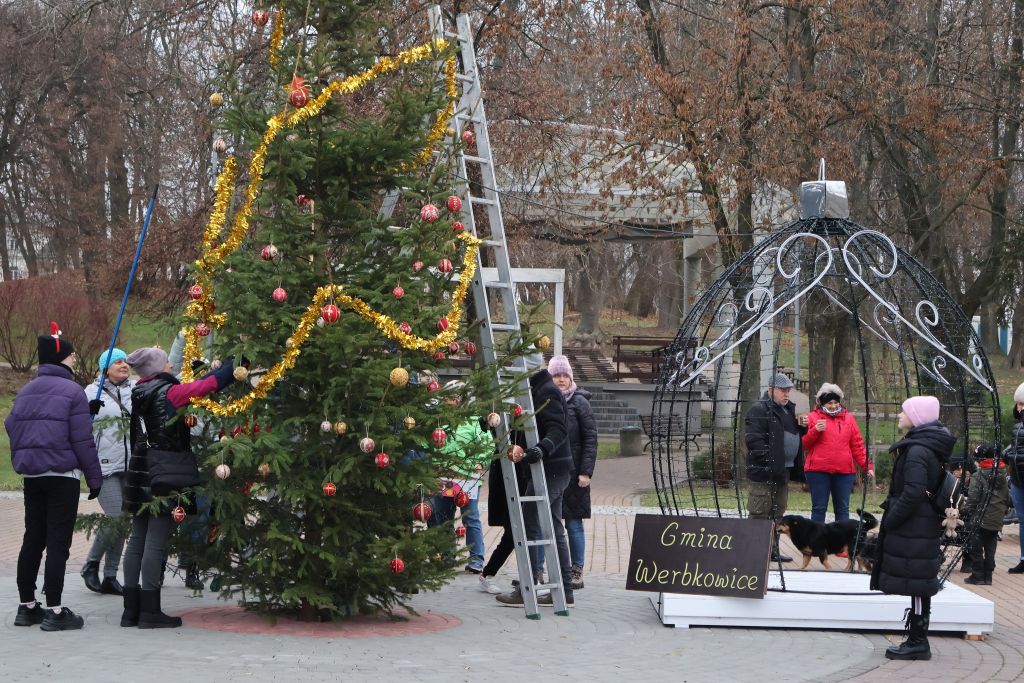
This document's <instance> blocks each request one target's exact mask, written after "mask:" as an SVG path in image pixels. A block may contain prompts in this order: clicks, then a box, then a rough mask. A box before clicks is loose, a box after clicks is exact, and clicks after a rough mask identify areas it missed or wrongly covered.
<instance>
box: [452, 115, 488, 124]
mask: <svg viewBox="0 0 1024 683" xmlns="http://www.w3.org/2000/svg"><path fill="white" fill-rule="evenodd" d="M455 118H457V119H458V120H460V121H472V122H473V123H483V121H482V120H481V119H480V117H478V116H473V115H472V114H462V113H458V114H456V115H455Z"/></svg>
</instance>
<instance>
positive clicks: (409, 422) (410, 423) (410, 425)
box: [402, 415, 416, 429]
mask: <svg viewBox="0 0 1024 683" xmlns="http://www.w3.org/2000/svg"><path fill="white" fill-rule="evenodd" d="M402 422H403V423H405V428H406V429H415V428H416V418H414V417H413V416H412V415H407V416H406V418H405V419H404V420H402Z"/></svg>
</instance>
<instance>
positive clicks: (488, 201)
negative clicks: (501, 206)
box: [469, 195, 498, 206]
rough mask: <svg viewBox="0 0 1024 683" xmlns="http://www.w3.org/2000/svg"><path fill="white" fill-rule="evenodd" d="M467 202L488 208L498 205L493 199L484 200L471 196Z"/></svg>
mask: <svg viewBox="0 0 1024 683" xmlns="http://www.w3.org/2000/svg"><path fill="white" fill-rule="evenodd" d="M469 201H471V202H473V203H474V204H487V205H488V206H494V205H495V204H497V203H498V202H496V201H494V200H493V199H486V198H484V197H474V196H473V195H470V196H469Z"/></svg>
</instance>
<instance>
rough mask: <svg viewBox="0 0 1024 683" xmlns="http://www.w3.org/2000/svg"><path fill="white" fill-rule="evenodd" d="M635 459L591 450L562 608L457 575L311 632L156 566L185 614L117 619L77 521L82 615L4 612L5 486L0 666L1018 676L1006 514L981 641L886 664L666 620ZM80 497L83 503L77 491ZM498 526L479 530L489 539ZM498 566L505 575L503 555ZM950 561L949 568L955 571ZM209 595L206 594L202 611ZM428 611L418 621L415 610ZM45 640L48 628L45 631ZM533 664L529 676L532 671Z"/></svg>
mask: <svg viewBox="0 0 1024 683" xmlns="http://www.w3.org/2000/svg"><path fill="white" fill-rule="evenodd" d="M650 481H651V476H650V461H649V460H648V459H647V458H631V459H617V460H602V461H600V462H599V463H598V469H597V477H596V478H595V480H594V486H595V489H594V504H595V506H596V507H595V512H597V514H596V515H595V517H594V519H592V520H590V521H588V522H587V523H586V525H585V528H586V531H587V536H588V547H587V552H588V568H587V575H586V577H585V581H586V588H585V589H584V590H582V591H579V592H578V593H577V605H578V607H576V608H575V609H574V610H572V615H571V616H570V617H568V618H565V617H556V616H554V615H553V614H551V613H550V612H548V613H545V614H544V616H543V618H542V619H541V620H539V621H531V620H527V619H525V618H523V613H522V611H521V610H517V609H509V608H503V607H500V606H498V605H497V603H495V602H494V600H493V598H491V597H490V596H488V595H485V594H483V593H480V592H479V591H477V590H476V578H475V577H473V576H468V575H462V576H459V577H456V578H455V579H454V580H453V581H452V582H451V584H449V585H448V586H447V587H446V588H444V589H443V590H441V591H439V592H437V593H426V594H422V595H416V596H413V600H412V605H413V606H414V607H415V609H416V610H417V611H418V612H419V613H420V614H421V615H422V619H420V620H416V619H414V620H412V621H411V622H408V623H401V622H400V623H398V624H397V625H396V626H394V627H393V628H391V629H389V628H387V626H388V625H387V624H386V623H384V624H380V623H377V624H374V625H373V627H372V628H357V627H355V626H352V627H349V626H342V627H338V628H337V629H336V630H335V631H334V632H331V633H324V634H319V635H320V637H311V636H310V635H309V634H301V632H297V631H296V630H295V629H294V628H286V627H285V625H283V624H282V627H281V628H279V629H278V630H276V631H274V632H273V633H272V635H262V634H245V633H238V632H224V631H215V630H209V629H207V628H203V626H204V625H209V622H211V621H213V620H215V619H216V618H218V617H224V616H225V614H226V615H227V618H230V617H231V614H230V612H231V610H230V609H228V608H226V607H225V606H226V604H228V605H229V603H224V602H222V601H219V600H217V599H216V598H215V597H213V596H210V595H202V596H199V597H195V596H193V595H192V593H191V591H188V590H186V589H185V588H184V586H183V585H182V584H181V581H180V579H177V578H175V577H168V581H167V586H166V587H165V590H164V598H163V599H164V603H165V608H166V609H167V610H168V611H170V612H172V613H175V612H177V613H182V612H184V613H185V624H186V625H185V627H184V628H181V629H175V630H173V631H148V632H147V631H139V630H137V629H121V628H119V627H118V626H117V621H118V619H119V617H120V609H121V607H120V604H119V601H118V600H117V599H116V598H112V597H109V596H99V595H95V594H92V593H89V592H88V591H87V590H85V588H84V587H83V586H82V582H81V579H80V578H79V577H78V576H77V569H78V567H79V566H80V565H81V562H82V559H83V557H84V556H85V553H86V550H87V548H88V541H86V539H85V538H84V537H83V536H76V538H75V543H74V546H73V548H72V553H71V560H70V561H69V563H68V569H69V576H68V579H67V586H66V589H65V598H66V600H65V601H66V603H67V604H69V605H71V606H72V607H73V608H74V609H76V610H77V611H79V612H80V613H81V614H83V615H84V616H85V618H86V628H85V629H84V630H83V631H80V632H73V633H57V634H50V633H43V632H41V631H39V629H35V628H33V629H23V628H15V627H14V626H13V619H14V610H13V605H14V602H15V601H14V599H13V596H14V595H15V594H16V590H15V586H14V569H15V564H16V560H17V553H18V549H19V547H20V541H21V533H22V503H21V498H20V496H18V495H17V494H0V593H2V594H4V595H8V596H12V598H11V600H10V603H9V604H10V605H11V606H12V609H10V610H8V611H7V612H6V613H5V614H3V617H2V626H0V680H3V681H28V680H49V681H106V680H110V679H111V678H116V679H121V680H128V681H132V680H139V679H141V678H142V677H144V676H154V675H158V676H161V677H168V676H171V677H174V678H185V679H190V678H192V679H194V678H198V677H201V680H204V681H222V680H223V681H233V680H246V681H274V680H287V681H320V680H342V681H372V680H379V679H380V678H381V677H382V676H386V677H388V680H395V679H398V678H399V677H400V678H401V679H402V680H415V681H447V682H451V681H480V680H482V679H483V678H486V679H488V680H489V681H506V680H508V681H511V680H519V681H522V680H524V679H525V677H530V678H531V679H537V678H538V677H539V676H543V677H544V679H549V678H564V679H575V680H587V679H589V680H594V681H622V680H625V679H632V678H638V679H642V680H650V681H662V680H664V681H669V680H671V681H689V682H700V681H716V682H717V681H723V680H724V681H757V682H758V683H764V682H765V681H772V680H778V681H787V682H788V681H829V682H833V681H865V682H866V681H890V680H891V681H901V682H903V683H906V682H908V681H918V680H920V681H925V680H929V681H931V680H942V681H1014V680H1018V679H1021V678H1024V576H1011V575H1009V574H1007V573H1006V568H1007V567H1009V566H1012V565H1013V564H1015V563H1016V561H1017V558H1018V554H1017V549H1018V545H1017V543H1018V540H1017V539H1018V536H1017V534H1018V529H1017V526H1016V525H1013V526H1008V527H1006V529H1005V533H1004V536H1005V538H1004V540H1003V542H1002V543H1001V544H1000V546H999V556H998V561H999V568H998V569H997V572H996V575H995V585H993V586H992V587H990V588H980V589H977V592H978V593H980V594H981V595H984V596H985V597H987V598H989V599H991V600H994V601H996V603H997V608H996V619H997V627H996V630H995V633H993V634H992V635H991V636H990V637H989V638H988V639H987V640H985V641H983V642H969V641H965V640H962V639H960V638H957V637H951V636H942V637H933V638H932V648H933V659H932V661H930V662H920V663H918V662H912V663H900V662H890V661H888V660H886V659H885V658H884V657H883V656H882V653H883V652H884V650H885V648H886V647H887V646H888V645H889V644H890V643H891V642H893V641H895V640H897V638H896V636H895V635H892V636H883V635H878V634H865V633H842V632H831V631H827V632H822V631H785V630H752V629H706V628H695V629H689V630H683V629H670V628H665V627H663V626H662V625H661V623H660V622H659V621H658V619H657V617H656V615H655V613H654V610H653V609H652V607H651V605H650V602H649V596H647V595H646V594H643V593H636V592H629V591H625V590H624V589H623V585H624V583H625V579H624V573H625V569H626V563H627V561H628V557H629V545H630V537H631V533H632V526H633V514H634V512H635V506H636V505H638V504H639V497H638V495H637V494H638V492H639V491H641V490H642V489H644V488H647V487H649V482H650ZM82 510H83V511H93V510H98V506H95V504H94V503H92V502H86V501H83V504H82ZM497 536H498V531H497V530H488V532H487V541H488V546H489V547H490V546H493V544H494V543H496V542H497ZM510 564H511V565H512V566H509V567H507V568H506V570H505V572H504V573H503V574H502V575H501V576H500V577H499V578H500V580H501V581H502V582H504V583H505V584H508V583H509V582H510V581H511V579H512V578H513V576H514V562H513V563H510ZM962 576H963V575H960V574H957V575H955V576H954V580H956V581H958V582H959V581H961V580H962ZM216 608H221V609H219V610H217V609H216ZM428 622H429V623H432V624H434V626H431V627H430V628H429V629H426V628H419V627H418V626H419V625H423V624H427V623H428ZM55 641H56V642H55ZM544 679H541V680H544Z"/></svg>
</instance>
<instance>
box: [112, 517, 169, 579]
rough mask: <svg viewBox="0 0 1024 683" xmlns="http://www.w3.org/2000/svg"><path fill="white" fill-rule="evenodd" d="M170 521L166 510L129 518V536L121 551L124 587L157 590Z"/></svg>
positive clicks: (164, 557) (165, 553)
mask: <svg viewBox="0 0 1024 683" xmlns="http://www.w3.org/2000/svg"><path fill="white" fill-rule="evenodd" d="M173 528H174V520H173V519H171V515H170V514H169V513H164V514H162V515H159V516H157V517H153V516H151V515H149V514H146V513H144V512H142V513H139V514H138V516H136V517H134V518H133V519H132V535H131V537H130V538H129V539H128V550H126V551H125V554H124V586H125V588H135V587H136V586H141V587H142V590H144V591H155V590H160V574H161V572H162V571H163V566H164V560H165V559H166V558H167V540H168V539H169V538H170V537H171V530H172V529H173Z"/></svg>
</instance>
